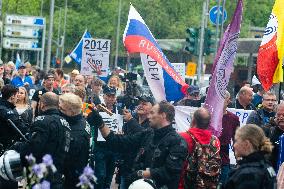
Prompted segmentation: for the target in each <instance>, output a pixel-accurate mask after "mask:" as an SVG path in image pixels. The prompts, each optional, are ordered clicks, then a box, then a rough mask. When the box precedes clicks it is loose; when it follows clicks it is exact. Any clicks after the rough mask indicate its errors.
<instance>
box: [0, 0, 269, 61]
mask: <svg viewBox="0 0 284 189" xmlns="http://www.w3.org/2000/svg"><path fill="white" fill-rule="evenodd" d="M42 1H43V9H42V11H43V12H42V14H43V16H44V17H46V20H47V31H48V22H49V11H50V10H49V8H50V7H49V4H50V0H42ZM42 1H41V0H28V1H26V0H3V2H2V5H3V15H5V14H7V13H9V14H22V15H35V16H36V15H40V12H41V2H42ZM64 1H65V0H55V5H56V7H55V13H54V29H53V31H54V33H53V38H54V39H56V38H57V32H58V27H59V8H58V7H62V14H61V24H60V25H61V27H62V25H63V18H64ZM121 2H122V11H121V22H120V23H121V24H120V34H119V53H120V54H121V55H122V54H125V50H124V47H123V43H122V35H123V32H124V28H125V26H126V22H127V16H128V11H129V5H130V0H121ZM236 2H237V1H236V0H233V1H228V0H227V1H226V5H225V7H226V10H227V12H228V19H227V21H226V22H225V24H224V28H225V27H226V26H227V25H228V23H229V22H230V20H231V18H232V15H233V11H234V10H235V7H236ZM118 3H119V0H68V12H67V26H66V41H65V45H66V47H65V50H66V51H65V52H66V53H68V52H70V51H71V50H72V49H73V48H74V46H75V45H76V44H77V42H78V41H79V39H80V38H81V36H82V34H83V32H84V30H85V29H88V30H89V31H90V32H91V33H92V35H93V36H94V37H96V38H108V39H111V40H112V55H114V53H113V52H114V51H115V45H116V27H117V17H118ZM131 3H132V4H133V6H134V7H135V8H136V9H137V11H138V12H139V13H140V15H141V16H142V18H143V19H144V20H145V22H146V24H147V25H148V27H149V28H150V30H151V32H152V34H153V35H154V37H155V38H157V39H162V38H171V39H175V38H178V39H185V37H186V32H185V30H186V28H188V27H200V23H201V13H202V3H203V0H131ZM273 4H274V1H273V0H266V1H263V0H249V1H248V0H244V14H243V22H242V28H241V37H246V36H249V27H250V26H258V27H265V26H266V24H267V22H268V17H269V14H270V13H271V11H272V7H273ZM214 5H217V1H215V0H214V1H210V6H209V9H210V8H211V7H212V6H214ZM208 28H209V29H212V30H214V28H215V27H214V26H213V25H212V24H211V23H210V22H208ZM60 30H61V34H62V31H63V27H62V28H61V29H60ZM53 50H54V51H55V47H54V49H53Z"/></svg>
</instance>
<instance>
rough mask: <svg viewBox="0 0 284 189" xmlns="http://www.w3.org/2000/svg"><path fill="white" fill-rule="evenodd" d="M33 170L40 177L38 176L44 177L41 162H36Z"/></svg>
mask: <svg viewBox="0 0 284 189" xmlns="http://www.w3.org/2000/svg"><path fill="white" fill-rule="evenodd" d="M32 172H33V173H34V174H35V175H36V176H37V177H38V178H42V177H43V169H42V166H40V165H39V164H35V165H33V167H32Z"/></svg>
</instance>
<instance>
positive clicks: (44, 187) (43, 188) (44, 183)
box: [41, 180, 50, 189]
mask: <svg viewBox="0 0 284 189" xmlns="http://www.w3.org/2000/svg"><path fill="white" fill-rule="evenodd" d="M41 189H50V183H49V182H48V181H46V180H44V181H42V182H41Z"/></svg>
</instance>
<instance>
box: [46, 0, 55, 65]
mask: <svg viewBox="0 0 284 189" xmlns="http://www.w3.org/2000/svg"><path fill="white" fill-rule="evenodd" d="M53 14H54V0H50V16H49V29H48V40H47V52H46V59H45V63H46V65H45V68H46V70H49V69H50V58H51V42H52V32H53Z"/></svg>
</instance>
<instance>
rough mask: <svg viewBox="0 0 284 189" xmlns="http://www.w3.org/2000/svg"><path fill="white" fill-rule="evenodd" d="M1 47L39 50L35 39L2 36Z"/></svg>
mask: <svg viewBox="0 0 284 189" xmlns="http://www.w3.org/2000/svg"><path fill="white" fill-rule="evenodd" d="M3 47H4V48H6V49H19V50H35V51H36V50H41V48H39V47H38V40H37V39H21V38H9V37H4V38H3Z"/></svg>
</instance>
